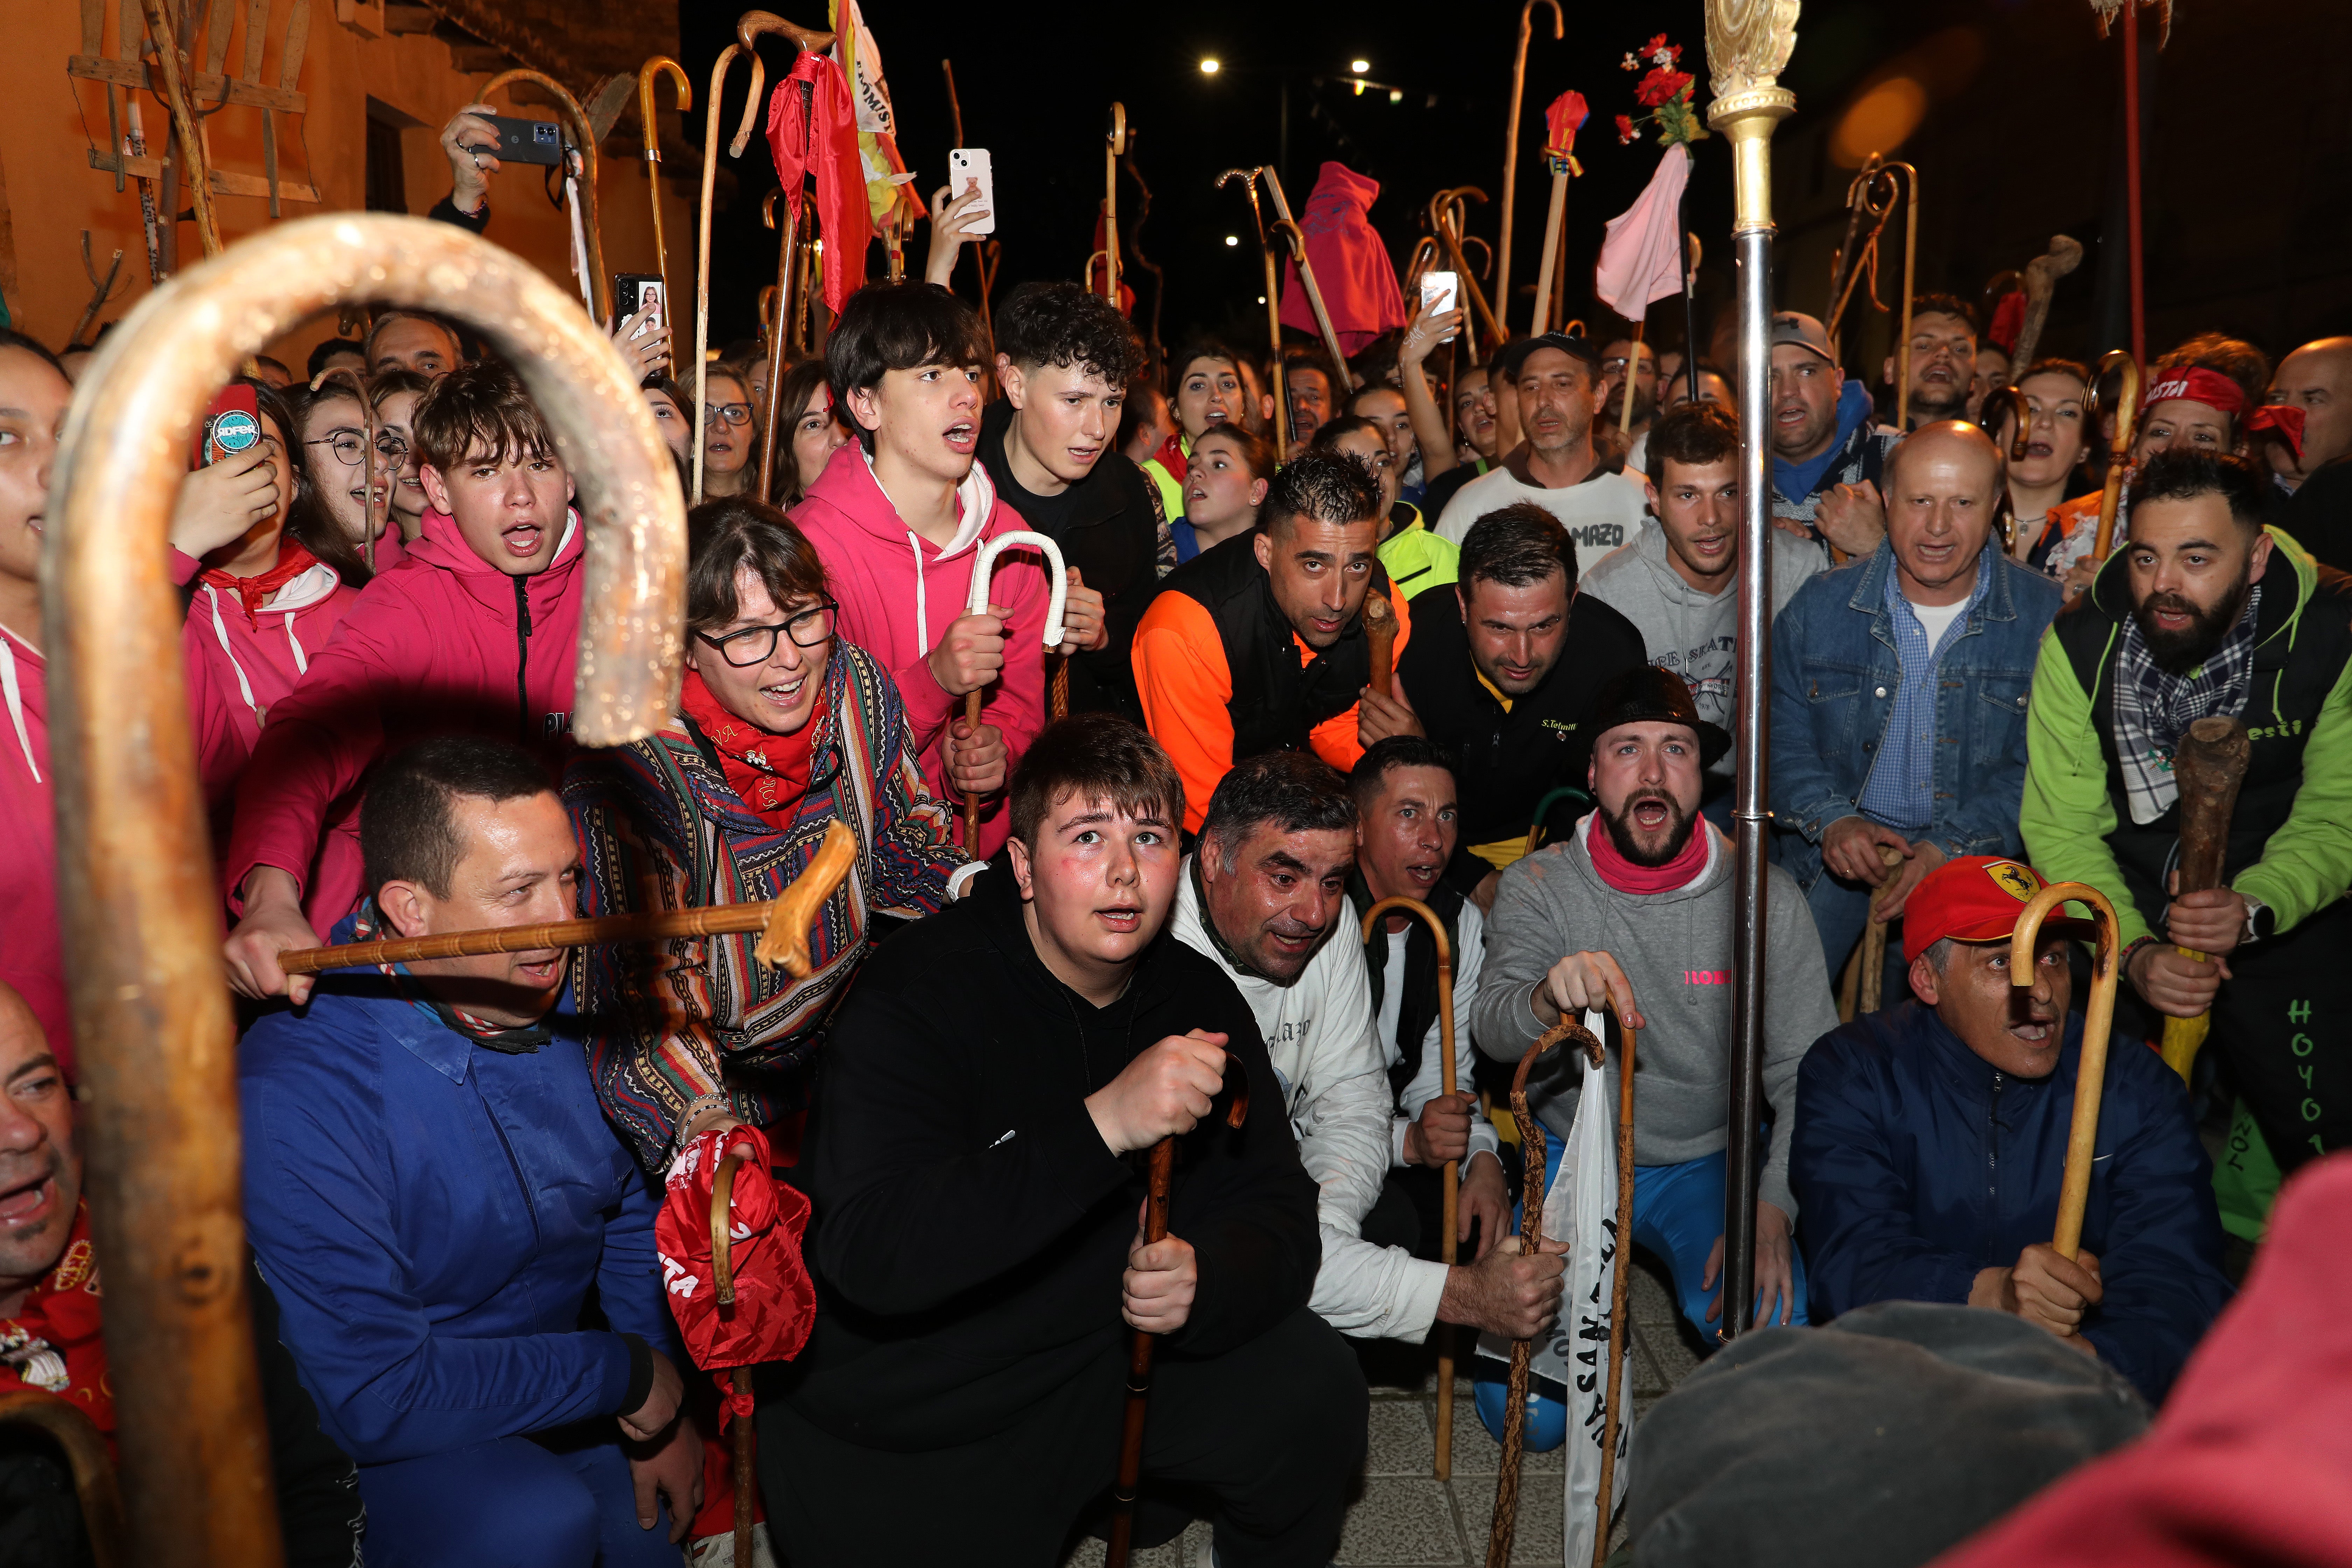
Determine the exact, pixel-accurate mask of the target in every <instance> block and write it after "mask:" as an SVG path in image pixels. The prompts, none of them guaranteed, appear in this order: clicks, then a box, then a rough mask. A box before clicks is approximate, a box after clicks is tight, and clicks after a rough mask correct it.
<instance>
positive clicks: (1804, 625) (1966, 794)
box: [1771, 542, 2060, 890]
mask: <svg viewBox="0 0 2352 1568" xmlns="http://www.w3.org/2000/svg"><path fill="white" fill-rule="evenodd" d="M1986 548H1987V549H1990V550H1994V552H1995V559H1994V561H1993V569H1992V581H1991V583H1990V585H1988V586H1987V588H1986V590H1985V594H1984V597H1983V598H1982V599H1981V600H1979V602H1978V603H1977V604H1976V605H1974V606H1973V607H1972V608H1971V609H1969V612H1968V615H1967V616H1966V617H1965V618H1964V619H1963V620H1962V621H1961V623H1960V625H1959V626H1958V628H1957V629H1956V630H1955V631H1954V632H1953V634H1952V637H1951V639H1950V641H1949V642H1948V644H1946V646H1945V648H1944V653H1943V658H1942V659H1941V661H1940V662H1939V664H1938V666H1937V669H1938V676H1937V691H1936V756H1935V763H1934V766H1933V769H1932V773H1933V775H1934V794H1935V817H1934V820H1933V821H1932V822H1931V823H1930V824H1929V826H1928V829H1927V835H1926V837H1927V838H1929V839H1931V840H1932V841H1934V843H1935V844H1936V845H1937V847H1939V848H1941V849H1942V850H1943V851H1944V853H1945V855H1947V856H1948V857H1951V858H1958V857H1959V856H1962V855H2019V854H2022V853H2023V852H2024V844H2023V843H2022V841H2021V839H2020V838H2019V837H2018V831H2017V813H2018V806H2019V804H2020V802H2021V800H2022V799H2023V798H2024V795H2025V707H2026V699H2027V696H2028V694H2029V692H2030V691H2031V689H2032V684H2033V662H2034V659H2035V658H2036V656H2037V655H2038V653H2039V652H2040V649H2041V646H2042V633H2043V632H2044V631H2046V630H2047V629H2048V628H2049V626H2050V618H2051V617H2052V616H2054V615H2056V614H2057V613H2058V605H2059V602H2060V596H2059V590H2058V584H2056V583H2054V582H2053V581H2052V580H2051V579H2049V578H2047V577H2045V576H2043V575H2042V574H2041V573H2039V572H2036V571H2033V570H2032V569H2031V568H2030V567H2025V566H2021V565H2019V564H2018V563H2016V562H2014V561H2011V560H2010V559H2009V558H2008V557H2007V556H2005V555H2000V553H1999V552H1998V548H1997V546H1995V545H1992V544H1988V545H1987V546H1986ZM1894 570H1895V552H1894V551H1893V550H1892V549H1891V548H1889V547H1888V546H1887V545H1886V544H1885V542H1881V543H1880V544H1879V546H1878V550H1877V552H1875V553H1874V554H1873V555H1872V556H1871V557H1870V559H1868V560H1867V561H1850V562H1848V563H1846V564H1844V565H1843V566H1840V567H1838V568H1836V569H1835V570H1834V571H1830V572H1824V573H1822V574H1821V575H1820V576H1818V577H1816V578H1814V579H1813V580H1812V581H1811V582H1810V583H1808V584H1805V585H1804V586H1803V587H1801V588H1800V589H1798V590H1797V593H1796V596H1795V597H1794V598H1791V599H1790V601H1789V604H1788V607H1787V608H1785V609H1783V610H1782V611H1781V612H1780V616H1779V617H1778V618H1777V619H1775V620H1774V621H1773V623H1772V769H1771V805H1772V818H1773V826H1776V827H1778V828H1780V830H1781V831H1780V833H1778V834H1777V835H1775V838H1776V840H1777V847H1778V853H1779V857H1780V864H1781V866H1782V867H1783V868H1786V869H1787V871H1788V873H1789V874H1790V876H1792V877H1794V878H1795V879H1797V885H1798V886H1799V887H1800V888H1803V889H1808V890H1810V889H1811V887H1812V885H1813V884H1814V883H1815V882H1816V881H1818V880H1819V879H1821V875H1822V834H1823V833H1824V832H1826V831H1827V830H1828V828H1829V826H1830V824H1832V822H1835V821H1836V820H1837V819H1838V818H1840V817H1842V816H1853V815H1854V814H1855V813H1857V812H1858V811H1860V809H1861V806H1860V804H1859V803H1860V801H1861V799H1862V787H1863V784H1864V782H1865V781H1867V780H1868V779H1869V777H1870V769H1871V764H1872V763H1874V762H1876V761H1877V759H1878V752H1879V748H1880V747H1881V746H1882V745H1883V744H1884V743H1885V739H1886V731H1887V723H1888V721H1889V720H1891V719H1892V718H1893V717H1894V714H1895V692H1896V690H1897V689H1899V688H1900V687H1901V686H1902V684H1903V664H1902V660H1901V658H1900V657H1899V656H1898V655H1897V653H1896V651H1895V624H1894V616H1893V614H1892V613H1891V612H1890V611H1889V610H1888V609H1887V607H1886V578H1887V574H1889V573H1891V572H1893V571H1894Z"/></svg>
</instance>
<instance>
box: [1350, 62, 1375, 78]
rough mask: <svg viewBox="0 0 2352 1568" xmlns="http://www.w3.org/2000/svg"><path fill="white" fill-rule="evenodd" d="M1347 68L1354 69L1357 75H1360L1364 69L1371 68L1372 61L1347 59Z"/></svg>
mask: <svg viewBox="0 0 2352 1568" xmlns="http://www.w3.org/2000/svg"><path fill="white" fill-rule="evenodd" d="M1348 68H1349V70H1351V71H1354V72H1355V73H1356V74H1357V75H1358V76H1361V75H1363V74H1364V73H1365V72H1366V71H1368V70H1370V69H1371V68H1372V62H1371V61H1370V60H1349V62H1348Z"/></svg>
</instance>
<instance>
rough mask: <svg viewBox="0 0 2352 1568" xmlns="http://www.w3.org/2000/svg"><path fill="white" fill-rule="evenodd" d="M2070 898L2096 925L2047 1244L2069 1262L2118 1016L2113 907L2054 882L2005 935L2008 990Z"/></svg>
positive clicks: (2027, 973)
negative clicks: (2062, 1166)
mask: <svg viewBox="0 0 2352 1568" xmlns="http://www.w3.org/2000/svg"><path fill="white" fill-rule="evenodd" d="M2069 903H2076V904H2088V905H2089V906H2090V907H2091V915H2092V919H2093V921H2095V923H2096V924H2097V926H2098V940H2097V944H2096V948H2095V952H2094V954H2093V957H2092V960H2091V1004H2090V1005H2089V1006H2088V1007H2086V1008H2084V1010H2083V1054H2082V1058H2081V1059H2080V1060H2079V1061H2078V1062H2077V1063H2076V1064H2075V1068H2074V1121H2073V1122H2072V1123H2071V1124H2070V1125H2069V1126H2068V1128H2067V1131H2066V1171H2065V1174H2064V1176H2063V1178H2061V1180H2060V1182H2059V1184H2058V1225H2057V1227H2056V1231H2055V1234H2053V1236H2052V1237H2051V1240H2050V1246H2051V1247H2052V1249H2053V1250H2054V1251H2056V1252H2057V1253H2058V1254H2059V1255H2060V1256H2061V1257H2063V1258H2065V1259H2066V1260H2067V1261H2068V1262H2070V1263H2071V1262H2073V1261H2074V1255H2075V1254H2076V1253H2078V1252H2080V1251H2082V1250H2083V1211H2084V1208H2085V1207H2087V1206H2088V1205H2089V1204H2090V1201H2091V1162H2092V1160H2093V1158H2094V1157H2095V1153H2096V1149H2097V1145H2098V1142H2099V1095H2100V1091H2101V1090H2102V1089H2105V1086H2106V1078H2107V1036H2108V1034H2109V1033H2110V1032H2111V1031H2112V1030H2113V1028H2114V1026H2115V1019H2116V978H2117V972H2116V961H2117V960H2118V959H2119V958H2120V957H2121V956H2122V955H2121V953H2120V952H2119V951H2118V950H2119V948H2120V946H2121V944H2120V943H2119V942H2117V941H2116V932H2117V930H2118V928H2117V926H2116V906H2115V905H2114V904H2112V903H2110V902H2108V900H2107V896H2106V895H2105V893H2102V892H2101V891H2099V889H2096V888H2094V887H2092V886H2091V885H2090V884H2089V883H2087V882H2053V883H2051V884H2050V885H2049V886H2048V887H2046V888H2043V889H2042V890H2041V891H2040V892H2038V893H2036V894H2034V895H2033V897H2032V900H2029V901H2028V902H2027V903H2026V906H2025V912H2024V913H2022V914H2021V915H2019V916H2018V917H2017V927H2016V929H2015V930H2014V931H2011V933H2010V938H2009V984H2010V986H2011V989H2012V990H2017V991H2030V990H2032V987H2033V973H2034V957H2035V949H2036V948H2037V947H2038V946H2039V945H2040V938H2041V935H2042V921H2043V920H2044V919H2045V918H2047V917H2048V915H2049V914H2050V911H2051V910H2061V911H2062V912H2061V918H2062V919H2063V918H2064V917H2063V906H2064V905H2066V904H2069Z"/></svg>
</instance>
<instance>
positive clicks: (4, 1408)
mask: <svg viewBox="0 0 2352 1568" xmlns="http://www.w3.org/2000/svg"><path fill="white" fill-rule="evenodd" d="M115 254H117V255H118V256H119V255H121V252H120V251H117V252H116V253H115ZM0 1426H29V1427H31V1428H33V1429H34V1430H35V1431H37V1432H39V1433H40V1434H42V1435H43V1436H46V1437H47V1438H48V1439H49V1440H50V1441H51V1442H53V1443H55V1444H56V1445H57V1446H58V1449H59V1450H60V1451H61V1452H62V1453H63V1454H64V1455H65V1457H66V1468H67V1469H68V1471H70V1472H71V1474H72V1476H73V1484H74V1496H75V1500H76V1501H78V1502H79V1503H80V1505H81V1523H82V1531H83V1533H84V1534H85V1535H86V1536H87V1537H88V1538H89V1556H90V1562H91V1563H92V1564H93V1565H94V1568H126V1565H127V1564H128V1563H129V1562H130V1558H129V1556H128V1554H127V1553H126V1552H124V1550H123V1543H122V1488H121V1483H120V1482H118V1481H117V1480H116V1479H115V1475H114V1460H113V1458H111V1457H110V1456H109V1455H108V1453H107V1451H106V1435H105V1434H104V1433H102V1432H100V1430H99V1429H98V1426H97V1423H95V1422H93V1421H92V1420H90V1418H89V1415H87V1414H86V1413H85V1412H84V1411H83V1410H82V1407H81V1406H80V1405H76V1404H74V1403H73V1402H72V1401H71V1400H69V1399H60V1398H59V1397H58V1396H57V1395H56V1394H45V1393H43V1392H42V1391H41V1390H39V1389H37V1388H12V1389H10V1390H9V1391H8V1392H6V1393H5V1394H0Z"/></svg>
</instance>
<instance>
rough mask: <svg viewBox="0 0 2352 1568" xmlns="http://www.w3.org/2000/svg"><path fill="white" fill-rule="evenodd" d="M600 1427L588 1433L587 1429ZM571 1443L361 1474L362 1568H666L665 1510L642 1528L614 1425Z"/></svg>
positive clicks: (520, 1444) (501, 1447) (464, 1452)
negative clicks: (650, 1525) (364, 1529)
mask: <svg viewBox="0 0 2352 1568" xmlns="http://www.w3.org/2000/svg"><path fill="white" fill-rule="evenodd" d="M590 1426H594V1427H600V1428H602V1430H601V1431H600V1432H596V1433H594V1434H593V1436H594V1437H595V1439H596V1440H594V1441H589V1440H585V1439H586V1438H587V1437H588V1436H590V1434H589V1433H587V1432H586V1431H585V1430H584V1429H585V1428H587V1427H590ZM564 1431H565V1434H566V1435H570V1436H572V1437H573V1438H574V1439H575V1441H574V1443H572V1444H566V1443H564V1442H562V1440H560V1439H559V1438H557V1437H553V1436H551V1437H549V1438H548V1440H547V1441H544V1442H541V1441H533V1440H532V1439H531V1438H529V1437H506V1438H501V1439H499V1441H497V1442H491V1443H476V1444H474V1445H473V1446H472V1447H465V1448H453V1449H451V1450H449V1451H448V1452H446V1453H442V1454H427V1455H425V1457H424V1458H416V1459H402V1460H399V1461H396V1462H394V1463H393V1464H388V1465H362V1466H361V1467H360V1499H361V1500H362V1501H363V1502H365V1503H366V1504H367V1533H366V1534H365V1535H364V1536H362V1539H361V1542H360V1558H361V1561H362V1563H365V1564H366V1568H672V1565H675V1564H676V1563H677V1547H675V1546H672V1545H671V1544H670V1543H669V1531H670V1517H669V1510H668V1509H667V1506H658V1507H657V1508H656V1523H655V1525H654V1528H653V1529H651V1530H643V1529H640V1528H638V1525H637V1505H636V1490H635V1483H634V1482H633V1481H632V1479H630V1475H629V1463H628V1460H627V1459H626V1458H625V1457H624V1456H623V1455H622V1453H621V1446H620V1444H619V1443H618V1442H617V1441H615V1440H614V1438H615V1436H617V1434H615V1433H614V1427H613V1424H612V1422H611V1421H609V1420H605V1421H600V1422H594V1423H583V1426H582V1428H579V1429H575V1428H570V1427H567V1428H565V1429H564Z"/></svg>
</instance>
